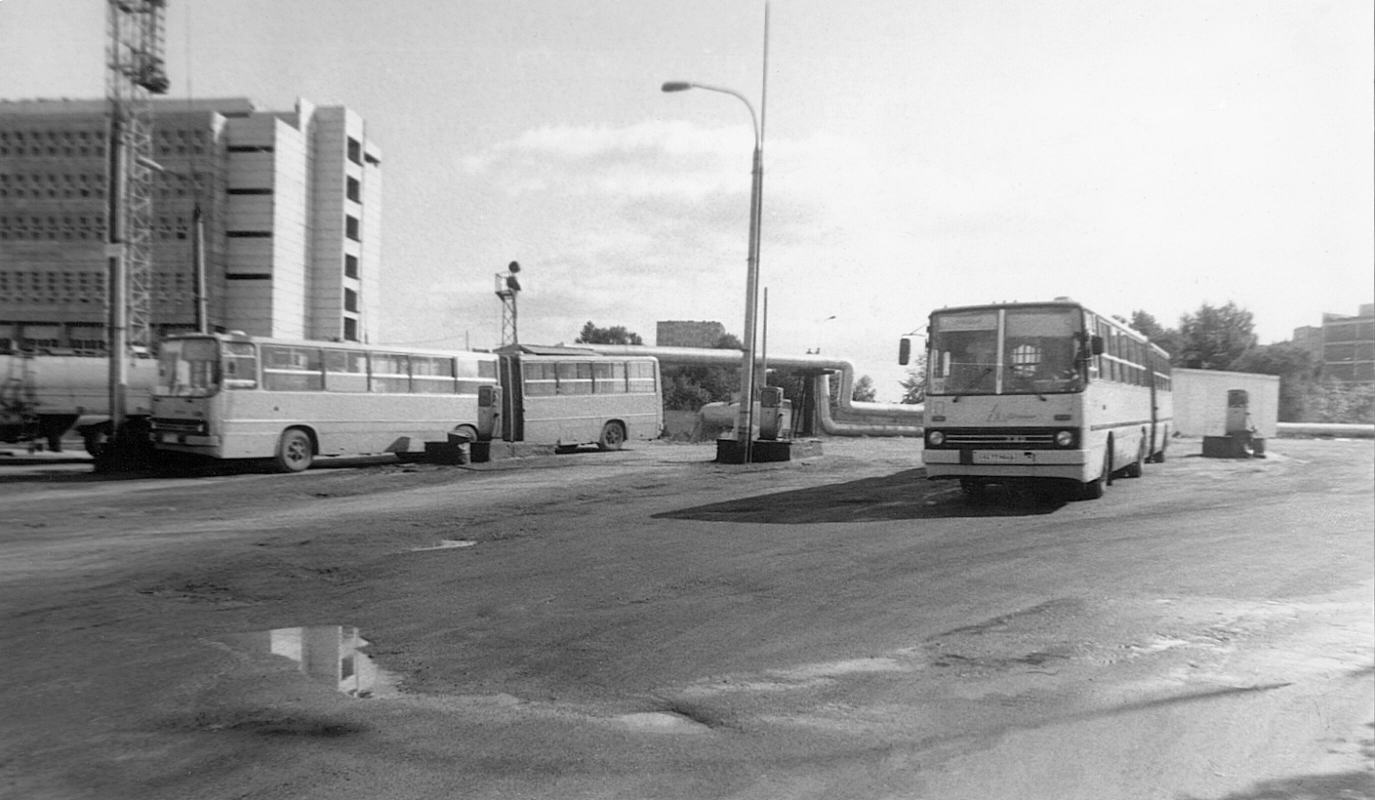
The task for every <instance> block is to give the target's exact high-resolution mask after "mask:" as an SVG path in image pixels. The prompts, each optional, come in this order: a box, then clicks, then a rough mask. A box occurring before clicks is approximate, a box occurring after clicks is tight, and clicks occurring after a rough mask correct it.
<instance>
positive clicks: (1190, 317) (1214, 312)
mask: <svg viewBox="0 0 1375 800" xmlns="http://www.w3.org/2000/svg"><path fill="white" fill-rule="evenodd" d="M1254 329H1255V324H1254V322H1253V320H1252V318H1251V312H1250V311H1247V310H1245V309H1243V308H1239V307H1238V306H1237V305H1236V304H1235V303H1231V302H1228V303H1227V305H1225V306H1222V307H1221V308H1216V307H1214V306H1210V305H1208V304H1206V303H1205V304H1203V305H1202V306H1201V307H1200V308H1199V309H1198V311H1197V313H1194V314H1185V315H1184V316H1183V317H1181V318H1180V320H1179V336H1180V340H1181V347H1180V352H1179V354H1178V357H1177V360H1175V363H1176V364H1179V365H1180V366H1183V367H1189V368H1190V369H1230V368H1231V366H1232V363H1233V362H1235V361H1236V360H1237V359H1238V358H1240V357H1241V354H1242V353H1245V352H1246V351H1247V350H1249V349H1251V348H1252V347H1254V346H1255V343H1256V335H1255V333H1254Z"/></svg>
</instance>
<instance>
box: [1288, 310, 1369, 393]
mask: <svg viewBox="0 0 1375 800" xmlns="http://www.w3.org/2000/svg"><path fill="white" fill-rule="evenodd" d="M1293 341H1294V343H1295V344H1297V345H1299V346H1300V347H1303V348H1305V349H1307V350H1308V352H1309V354H1311V355H1312V356H1313V361H1314V363H1316V364H1320V365H1321V376H1322V377H1323V379H1325V380H1331V381H1335V382H1337V383H1360V384H1375V303H1364V304H1362V305H1361V306H1360V310H1359V312H1358V313H1357V314H1356V315H1355V316H1354V317H1353V316H1347V315H1344V314H1323V315H1322V325H1321V326H1313V325H1310V326H1305V327H1302V328H1295V329H1294V338H1293Z"/></svg>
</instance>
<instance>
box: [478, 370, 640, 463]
mask: <svg viewBox="0 0 1375 800" xmlns="http://www.w3.org/2000/svg"><path fill="white" fill-rule="evenodd" d="M497 352H498V353H499V354H500V358H501V368H500V371H501V387H502V390H503V391H502V393H501V394H502V396H501V409H502V410H501V414H500V433H499V434H498V433H497V432H496V431H494V432H493V436H494V437H495V438H501V439H504V440H506V441H509V442H537V443H541V444H552V445H555V446H557V447H562V448H570V447H577V446H579V445H585V444H595V445H597V446H598V447H600V448H601V449H603V450H619V449H621V446H622V445H623V444H624V443H625V442H626V441H628V440H635V439H641V440H643V439H657V438H658V437H659V435H660V434H661V433H662V432H663V427H664V404H663V394H662V391H661V388H660V382H659V361H658V359H655V358H653V357H650V356H604V355H599V354H597V353H595V352H593V351H591V350H586V349H581V348H576V347H535V346H530V345H513V346H511V347H507V348H502V349H501V350H498V351H497Z"/></svg>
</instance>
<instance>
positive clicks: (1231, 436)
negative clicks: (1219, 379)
mask: <svg viewBox="0 0 1375 800" xmlns="http://www.w3.org/2000/svg"><path fill="white" fill-rule="evenodd" d="M1203 455H1204V456H1205V457H1208V458H1265V439H1264V438H1263V437H1260V436H1257V435H1256V427H1255V425H1254V424H1252V422H1251V396H1250V395H1249V394H1247V392H1246V390H1245V389H1229V390H1228V391H1227V416H1226V420H1225V422H1224V423H1223V435H1222V436H1204V437H1203Z"/></svg>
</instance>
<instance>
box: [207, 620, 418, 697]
mask: <svg viewBox="0 0 1375 800" xmlns="http://www.w3.org/2000/svg"><path fill="white" fill-rule="evenodd" d="M222 641H223V642H224V643H225V644H227V645H229V646H230V647H232V648H233V649H235V650H238V651H241V652H244V653H249V654H251V655H255V656H263V657H270V656H279V657H282V658H286V659H288V660H290V661H293V662H295V665H296V669H297V671H299V672H300V673H301V674H303V675H305V676H306V677H307V678H310V679H311V680H312V681H314V682H315V683H319V684H322V685H324V686H329V687H330V688H332V689H334V690H335V691H338V692H340V693H342V694H346V695H348V696H350V697H358V698H368V697H398V696H400V694H401V691H400V690H399V689H397V688H396V684H397V679H396V677H395V676H393V675H392V674H391V673H389V672H387V671H386V670H383V669H381V668H380V667H378V666H377V664H376V663H374V662H373V660H372V658H371V657H370V656H368V654H367V653H364V652H363V648H364V647H367V645H368V642H367V640H366V639H364V638H363V637H362V636H361V635H359V633H358V629H357V628H353V627H349V626H345V625H313V626H309V627H303V628H275V629H273V630H269V631H258V632H256V633H241V634H237V635H234V636H227V637H224V639H223V640H222Z"/></svg>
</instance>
